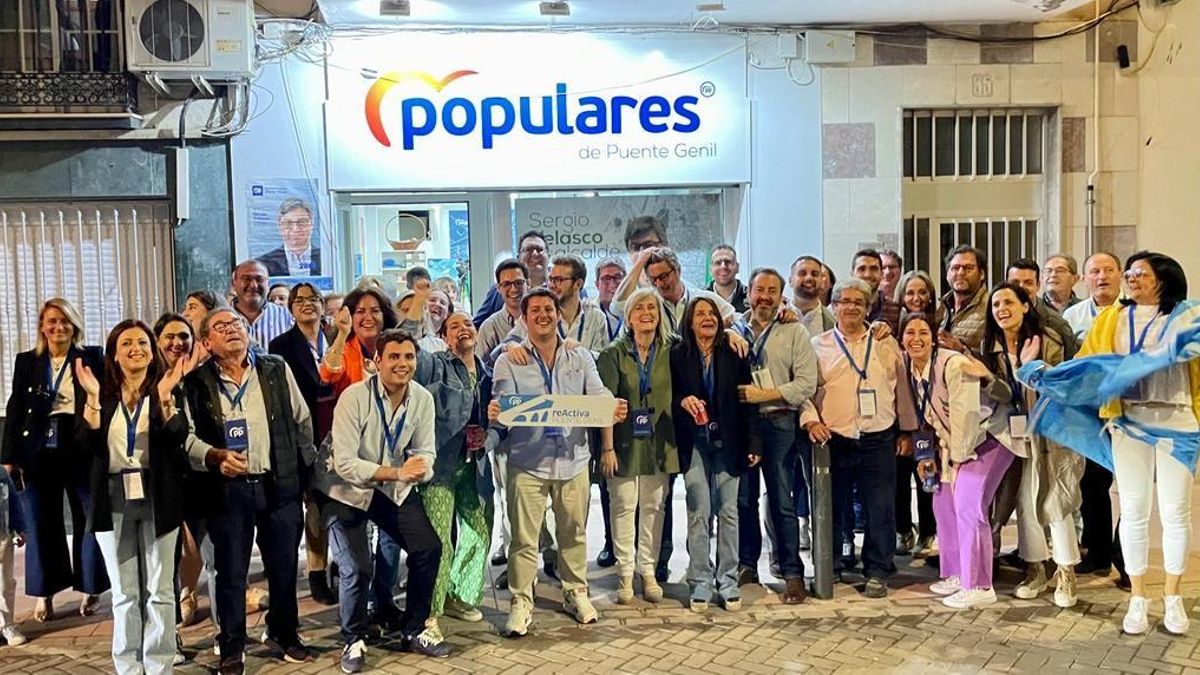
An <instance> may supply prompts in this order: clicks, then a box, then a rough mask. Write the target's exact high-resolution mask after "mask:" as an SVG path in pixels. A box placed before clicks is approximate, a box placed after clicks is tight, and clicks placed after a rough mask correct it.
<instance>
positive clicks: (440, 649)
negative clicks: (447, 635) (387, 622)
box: [402, 630, 450, 659]
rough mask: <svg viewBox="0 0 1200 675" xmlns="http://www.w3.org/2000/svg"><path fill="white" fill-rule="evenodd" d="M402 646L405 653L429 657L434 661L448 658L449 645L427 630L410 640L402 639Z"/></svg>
mask: <svg viewBox="0 0 1200 675" xmlns="http://www.w3.org/2000/svg"><path fill="white" fill-rule="evenodd" d="M402 646H403V649H404V651H406V652H412V653H414V654H421V655H423V656H430V657H433V658H435V659H444V658H446V657H447V656H450V645H449V644H448V643H447V642H446V641H445V640H442V639H441V638H439V637H438V636H437V635H435V634H434V633H433V632H432V631H429V630H424V631H421V632H420V633H419V634H417V635H415V636H413V637H410V638H404V642H403V643H402Z"/></svg>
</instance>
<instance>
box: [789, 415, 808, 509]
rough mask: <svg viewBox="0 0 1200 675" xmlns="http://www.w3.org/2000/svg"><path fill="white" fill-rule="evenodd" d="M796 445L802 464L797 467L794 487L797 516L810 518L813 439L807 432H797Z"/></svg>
mask: <svg viewBox="0 0 1200 675" xmlns="http://www.w3.org/2000/svg"><path fill="white" fill-rule="evenodd" d="M796 447H797V449H798V450H799V451H800V464H799V466H798V467H797V469H796V481H795V483H793V488H792V493H793V494H794V495H795V499H796V517H797V518H808V517H809V515H810V514H811V513H812V509H811V507H810V501H811V500H812V495H810V494H809V489H808V486H810V485H812V472H813V464H812V463H813V452H812V441H810V440H808V433H807V432H804V431H801V432H798V433H797V434H796Z"/></svg>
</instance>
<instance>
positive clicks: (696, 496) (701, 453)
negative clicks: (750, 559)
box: [683, 436, 741, 602]
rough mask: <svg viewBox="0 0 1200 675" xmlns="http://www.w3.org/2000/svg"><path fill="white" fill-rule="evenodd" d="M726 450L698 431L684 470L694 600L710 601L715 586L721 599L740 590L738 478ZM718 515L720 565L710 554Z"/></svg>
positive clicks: (689, 558)
mask: <svg viewBox="0 0 1200 675" xmlns="http://www.w3.org/2000/svg"><path fill="white" fill-rule="evenodd" d="M722 455H723V451H722V450H720V449H718V448H713V447H712V446H711V445H709V442H708V440H707V439H705V438H703V437H700V436H698V437H697V438H696V447H695V448H694V449H693V450H692V463H691V466H689V467H688V470H687V472H686V473H684V475H683V485H684V488H685V489H686V490H687V515H688V529H687V544H688V570H687V581H688V586H690V587H691V589H692V599H693V600H703V601H704V602H708V601H709V600H711V599H712V594H713V591H714V590H715V591H716V592H717V593H718V594H719V595H720V596H721V598H723V599H725V600H730V599H733V598H739V597H741V593H740V592H739V591H738V585H737V581H738V574H737V568H738V550H737V549H738V477H737V476H734V475H732V474H731V473H730V471H729V468H730V467H729V466H728V465H727V464H728V460H727V459H726V458H725V457H723V456H722ZM714 512H715V513H716V514H717V564H716V569H715V571H714V568H713V562H712V556H711V554H710V550H709V549H710V548H711V546H710V543H711V540H710V538H709V524H710V523H711V522H712V516H713V513H714Z"/></svg>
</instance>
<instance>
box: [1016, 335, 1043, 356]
mask: <svg viewBox="0 0 1200 675" xmlns="http://www.w3.org/2000/svg"><path fill="white" fill-rule="evenodd" d="M1040 358H1042V338H1041V336H1038V335H1034V336H1033V337H1031V338H1029V339H1028V340H1026V341H1025V344H1023V345H1021V363H1029V362H1030V361H1037V360H1038V359H1040Z"/></svg>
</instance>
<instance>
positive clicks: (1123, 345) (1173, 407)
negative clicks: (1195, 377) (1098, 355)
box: [1113, 304, 1200, 431]
mask: <svg viewBox="0 0 1200 675" xmlns="http://www.w3.org/2000/svg"><path fill="white" fill-rule="evenodd" d="M1197 320H1200V304H1197V305H1195V306H1193V307H1189V308H1186V309H1183V310H1181V311H1179V312H1178V313H1177V314H1176V316H1175V317H1174V318H1173V319H1172V318H1171V317H1168V316H1165V315H1163V314H1160V313H1159V311H1158V307H1157V306H1155V305H1137V306H1136V307H1135V309H1134V311H1133V334H1134V340H1140V339H1141V335H1142V331H1143V330H1146V327H1147V325H1149V329H1148V330H1146V341H1145V342H1143V343H1142V349H1143V350H1148V349H1153V348H1155V347H1158V346H1159V345H1162V344H1165V343H1169V342H1171V341H1173V340H1174V339H1175V335H1176V334H1177V333H1178V332H1179V330H1180V329H1181V328H1184V327H1187V326H1189V325H1191V324H1193V323H1194V322H1196V321H1197ZM1113 352H1114V353H1117V354H1128V353H1130V342H1129V308H1128V307H1122V308H1120V314H1119V315H1118V319H1117V333H1116V335H1114V336H1113ZM1191 391H1192V390H1191V375H1190V373H1189V370H1188V364H1187V363H1176V364H1174V365H1172V366H1170V367H1168V368H1165V369H1163V370H1160V371H1158V372H1156V373H1154V374H1153V375H1150V376H1149V377H1146V378H1145V379H1143V380H1141V381H1140V382H1138V384H1137V385H1136V386H1135V387H1133V388H1132V389H1130V390H1129V391H1127V392H1125V394H1123V395H1122V396H1121V401H1122V403H1123V404H1124V406H1123V408H1124V412H1125V414H1126V416H1128V417H1129V418H1130V419H1132V420H1133V421H1135V422H1139V423H1142V424H1148V425H1152V426H1156V427H1165V428H1167V429H1173V430H1176V431H1196V430H1197V426H1198V425H1197V421H1196V415H1195V413H1194V412H1193V410H1192V395H1191Z"/></svg>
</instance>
